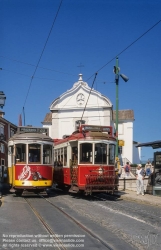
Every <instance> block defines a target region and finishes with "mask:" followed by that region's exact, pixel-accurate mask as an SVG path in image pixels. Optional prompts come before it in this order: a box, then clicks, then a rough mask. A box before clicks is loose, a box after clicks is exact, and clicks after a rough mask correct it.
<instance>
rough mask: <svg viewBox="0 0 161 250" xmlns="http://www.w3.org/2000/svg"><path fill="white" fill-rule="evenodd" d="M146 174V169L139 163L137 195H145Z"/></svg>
mask: <svg viewBox="0 0 161 250" xmlns="http://www.w3.org/2000/svg"><path fill="white" fill-rule="evenodd" d="M144 176H145V171H144V169H142V165H141V164H138V165H137V170H136V188H137V195H139V194H142V195H144Z"/></svg>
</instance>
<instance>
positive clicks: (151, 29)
mask: <svg viewBox="0 0 161 250" xmlns="http://www.w3.org/2000/svg"><path fill="white" fill-rule="evenodd" d="M160 22H161V19H160V20H159V21H158V22H157V23H155V24H154V25H153V26H152V27H150V28H149V29H148V30H147V31H145V32H144V33H143V34H142V35H141V36H139V37H138V38H137V39H136V40H134V41H133V42H132V43H130V44H129V45H128V46H127V47H126V48H125V49H123V50H122V51H121V52H119V53H118V54H117V55H116V56H114V57H113V58H112V59H111V60H109V61H108V62H107V63H106V64H104V65H103V66H102V67H101V68H100V69H98V70H97V72H99V71H101V70H102V69H103V68H105V67H106V66H107V65H108V64H109V63H111V62H112V61H113V60H114V59H116V57H118V56H120V55H121V54H122V53H123V52H125V51H126V50H127V49H128V48H130V47H131V46H132V45H133V44H134V43H136V42H137V41H138V40H140V39H141V38H142V37H143V36H145V35H146V34H147V33H148V32H149V31H151V30H152V29H153V28H154V27H155V26H157V25H158V24H159V23H160ZM92 76H94V74H93V75H91V76H90V77H89V78H88V79H87V80H86V81H88V80H89V79H91V78H92Z"/></svg>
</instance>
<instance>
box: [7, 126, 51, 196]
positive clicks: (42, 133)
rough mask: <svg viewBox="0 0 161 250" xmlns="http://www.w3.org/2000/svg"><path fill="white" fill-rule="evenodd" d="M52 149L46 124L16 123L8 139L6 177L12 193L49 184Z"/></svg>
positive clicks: (44, 187)
mask: <svg viewBox="0 0 161 250" xmlns="http://www.w3.org/2000/svg"><path fill="white" fill-rule="evenodd" d="M52 152H53V140H52V138H50V137H49V136H48V129H47V128H35V127H18V130H17V133H16V134H15V135H13V136H12V137H11V138H10V139H9V142H8V175H9V178H8V179H9V184H10V185H11V186H12V187H13V188H14V189H15V193H16V195H22V193H23V191H24V190H27V191H34V192H41V191H44V190H46V189H48V188H50V187H51V186H52V183H53V157H52Z"/></svg>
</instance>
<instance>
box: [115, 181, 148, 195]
mask: <svg viewBox="0 0 161 250" xmlns="http://www.w3.org/2000/svg"><path fill="white" fill-rule="evenodd" d="M118 189H119V190H120V191H121V190H130V191H134V192H136V178H135V177H124V178H119V188H118ZM144 191H145V193H147V194H152V193H153V192H152V186H151V185H149V184H148V177H145V179H144Z"/></svg>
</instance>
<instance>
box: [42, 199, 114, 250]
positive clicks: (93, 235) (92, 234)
mask: <svg viewBox="0 0 161 250" xmlns="http://www.w3.org/2000/svg"><path fill="white" fill-rule="evenodd" d="M40 197H42V198H43V199H45V200H46V201H47V202H48V203H50V205H51V206H53V207H54V208H56V209H57V210H58V211H59V212H61V213H62V214H63V215H65V216H66V217H67V218H68V219H69V220H71V221H72V222H74V223H75V224H76V225H77V226H78V227H80V228H81V229H82V230H83V231H84V232H86V233H88V234H89V235H90V236H92V237H93V238H95V239H97V240H98V241H99V242H100V243H101V244H102V245H103V246H104V247H106V249H109V250H113V249H112V248H111V247H110V246H109V245H108V244H107V243H106V242H105V241H104V240H102V239H101V238H100V237H99V236H98V235H96V234H95V233H94V232H92V231H91V230H90V229H89V228H87V227H86V226H84V225H83V224H82V223H81V222H79V221H78V220H76V219H75V218H73V217H72V216H71V215H69V214H68V213H66V212H65V211H64V210H62V209H61V208H60V207H58V206H57V205H55V204H53V203H52V202H51V201H49V200H48V199H47V198H45V197H44V196H43V195H40Z"/></svg>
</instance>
